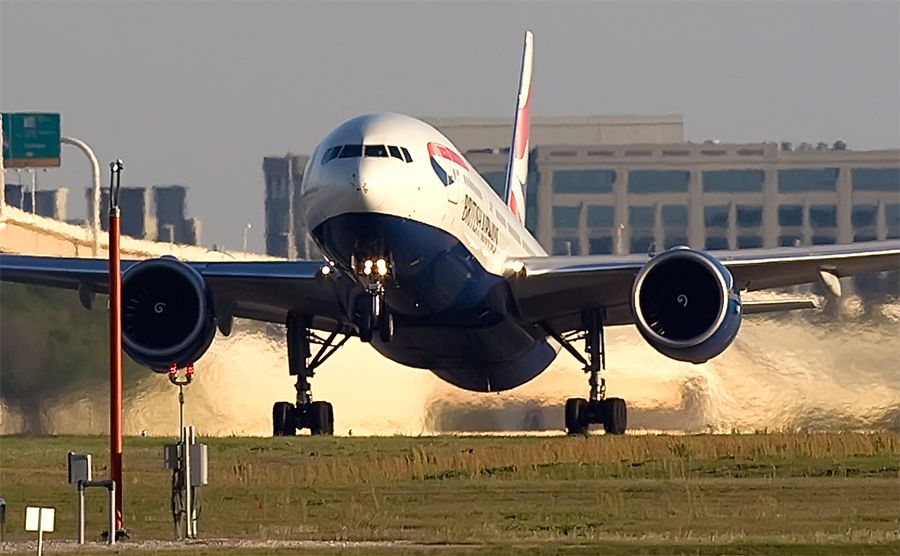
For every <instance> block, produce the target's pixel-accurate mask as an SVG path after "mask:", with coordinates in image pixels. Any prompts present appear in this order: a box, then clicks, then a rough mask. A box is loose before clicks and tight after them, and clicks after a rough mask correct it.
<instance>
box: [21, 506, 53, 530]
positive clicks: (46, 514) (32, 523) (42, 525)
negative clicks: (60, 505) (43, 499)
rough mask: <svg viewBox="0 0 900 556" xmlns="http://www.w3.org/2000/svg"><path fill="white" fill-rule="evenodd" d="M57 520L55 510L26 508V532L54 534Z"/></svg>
mask: <svg viewBox="0 0 900 556" xmlns="http://www.w3.org/2000/svg"><path fill="white" fill-rule="evenodd" d="M55 518H56V510H55V509H53V508H35V507H28V508H25V530H26V531H41V532H43V533H52V532H53V525H54V521H55Z"/></svg>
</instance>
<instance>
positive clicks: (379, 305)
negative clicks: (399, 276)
mask: <svg viewBox="0 0 900 556" xmlns="http://www.w3.org/2000/svg"><path fill="white" fill-rule="evenodd" d="M353 266H354V268H356V269H357V271H358V273H357V275H358V277H359V282H360V283H361V284H362V285H363V287H364V288H365V293H364V294H363V295H361V296H360V297H359V298H358V300H357V303H356V314H355V317H354V318H355V320H356V327H357V329H358V330H359V338H360V340H362V341H363V342H366V343H368V342H371V341H372V338H374V336H375V333H376V332H377V333H378V339H379V340H381V342H382V343H385V344H386V343H388V342H390V341H391V339H392V338H393V337H394V317H393V315H391V312H390V310H389V309H388V307H387V304H386V303H385V302H384V281H385V279H386V278H387V276H388V275H389V274H390V271H391V266H392V265H390V264H389V263H388V259H386V258H384V257H381V258H378V259H372V258H367V259H365V260H364V261H363V263H362V264H361V265H357V264H355V259H354V265H353Z"/></svg>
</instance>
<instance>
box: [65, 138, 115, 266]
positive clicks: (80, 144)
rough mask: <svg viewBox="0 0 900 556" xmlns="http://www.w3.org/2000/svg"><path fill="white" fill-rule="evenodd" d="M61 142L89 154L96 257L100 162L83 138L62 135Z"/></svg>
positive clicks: (98, 246)
mask: <svg viewBox="0 0 900 556" xmlns="http://www.w3.org/2000/svg"><path fill="white" fill-rule="evenodd" d="M59 142H60V143H62V144H64V145H72V146H74V147H77V148H78V149H79V150H81V152H83V153H84V155H85V156H87V158H88V162H90V164H91V179H92V180H93V194H94V202H93V206H92V207H91V215H90V217H91V229H92V231H93V240H94V246H93V250H92V255H93V256H94V257H95V258H96V257H97V256H99V255H100V164H99V163H98V162H97V157H96V156H95V155H94V151H93V149H91V147H90V145H88V144H87V143H85V142H84V141H82V140H81V139H76V138H75V137H60V138H59ZM110 186H112V184H110Z"/></svg>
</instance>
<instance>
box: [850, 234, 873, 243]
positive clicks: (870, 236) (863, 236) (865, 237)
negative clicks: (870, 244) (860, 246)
mask: <svg viewBox="0 0 900 556" xmlns="http://www.w3.org/2000/svg"><path fill="white" fill-rule="evenodd" d="M876 239H878V237H877V236H875V234H873V233H866V234H855V235H854V236H853V241H875V240H876Z"/></svg>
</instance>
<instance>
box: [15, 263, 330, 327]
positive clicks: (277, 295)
mask: <svg viewBox="0 0 900 556" xmlns="http://www.w3.org/2000/svg"><path fill="white" fill-rule="evenodd" d="M138 262H140V261H136V260H123V261H122V271H123V272H124V271H126V270H128V268H129V267H131V266H132V265H134V264H136V263H138ZM182 262H184V263H185V264H187V265H189V266H191V267H192V268H193V269H194V270H196V271H197V272H199V273H200V274H201V275H202V276H203V277H204V278H205V279H206V283H207V284H208V285H209V287H210V289H211V290H212V295H213V299H214V302H215V305H216V312H217V314H220V315H221V314H222V312H223V311H224V312H225V313H227V314H231V315H233V316H236V317H244V318H251V319H255V320H262V321H269V322H277V323H284V322H285V319H286V315H287V313H288V312H289V311H294V312H298V313H300V314H303V315H307V316H310V317H314V321H313V326H314V327H321V326H322V325H326V324H327V326H325V327H326V328H328V329H332V328H333V324H332V323H341V322H343V321H344V320H345V318H344V317H343V315H344V314H345V313H344V311H343V310H342V309H341V307H342V305H341V302H340V296H339V295H338V293H337V288H336V287H335V283H334V280H322V279H320V277H319V271H320V270H321V268H322V264H323V263H322V262H320V261H260V262H238V261H235V262H186V261H182ZM333 278H334V279H335V280H340V279H341V278H340V277H337V276H333ZM0 280H2V281H5V282H19V283H24V284H35V285H42V286H50V287H56V288H66V289H72V290H78V291H79V296H80V297H81V298H82V303H83V304H85V305H88V304H89V303H87V302H86V301H85V297H84V296H85V295H87V296H92V295H93V293H108V289H109V273H108V262H107V261H106V260H105V259H77V258H60V257H31V256H25V255H2V254H0ZM317 323H318V324H319V325H320V326H316V324H317Z"/></svg>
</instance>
